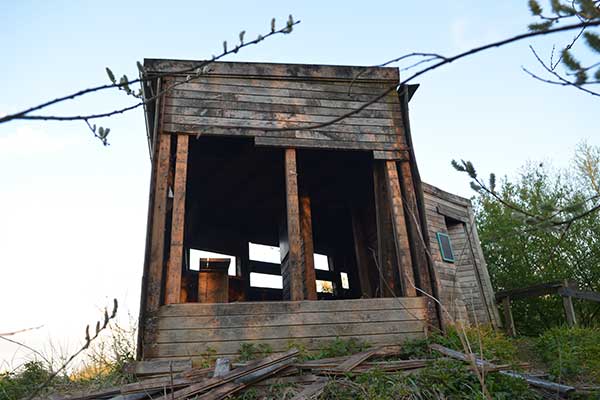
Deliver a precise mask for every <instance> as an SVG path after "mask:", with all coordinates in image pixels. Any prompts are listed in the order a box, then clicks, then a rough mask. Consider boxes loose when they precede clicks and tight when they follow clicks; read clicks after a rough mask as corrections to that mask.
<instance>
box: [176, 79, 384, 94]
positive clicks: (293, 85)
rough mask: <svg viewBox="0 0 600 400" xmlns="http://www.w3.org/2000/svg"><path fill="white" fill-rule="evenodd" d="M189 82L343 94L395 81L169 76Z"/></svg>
mask: <svg viewBox="0 0 600 400" xmlns="http://www.w3.org/2000/svg"><path fill="white" fill-rule="evenodd" d="M186 81H187V82H190V83H196V84H211V85H230V86H251V87H264V88H272V89H293V90H311V91H321V92H337V93H345V94H354V93H356V94H373V93H374V92H382V91H384V90H385V89H388V88H390V87H391V86H394V85H395V83H394V82H391V81H388V82H360V81H355V82H352V81H347V80H339V81H335V80H330V81H326V80H311V79H304V80H299V79H285V78H282V77H270V76H265V77H260V78H252V77H241V78H240V77H235V76H214V75H213V76H210V75H208V76H204V75H201V76H198V77H194V76H191V75H190V77H189V78H188V76H181V75H180V76H176V77H174V78H171V83H180V82H186Z"/></svg>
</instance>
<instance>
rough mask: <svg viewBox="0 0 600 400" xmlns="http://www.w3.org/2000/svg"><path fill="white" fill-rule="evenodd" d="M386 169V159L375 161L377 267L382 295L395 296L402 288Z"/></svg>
mask: <svg viewBox="0 0 600 400" xmlns="http://www.w3.org/2000/svg"><path fill="white" fill-rule="evenodd" d="M384 169H385V165H384V161H375V163H374V165H373V183H374V189H375V215H376V220H377V267H378V268H377V269H378V271H379V291H380V293H379V294H380V296H381V297H393V296H399V295H400V288H399V281H398V279H399V278H398V273H397V272H398V270H397V269H396V268H394V258H395V249H394V240H393V231H394V229H393V227H392V220H391V213H390V205H389V202H388V187H387V185H386V182H385V171H384Z"/></svg>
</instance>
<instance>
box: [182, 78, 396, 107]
mask: <svg viewBox="0 0 600 400" xmlns="http://www.w3.org/2000/svg"><path fill="white" fill-rule="evenodd" d="M172 86H174V87H177V90H184V91H192V92H202V93H221V94H225V93H231V94H247V95H254V96H268V97H285V98H294V99H323V100H342V101H358V102H363V103H366V102H370V101H375V99H376V98H378V97H380V96H382V95H384V94H385V96H384V97H382V98H381V99H379V100H377V102H378V103H396V104H398V103H399V102H400V100H399V99H398V95H397V93H396V91H395V90H394V89H395V85H390V86H389V87H387V88H383V89H382V88H377V87H374V88H373V90H372V91H371V92H370V93H348V92H339V91H336V92H329V91H326V90H323V89H326V88H321V87H320V86H319V84H318V83H315V84H314V86H313V90H302V89H291V88H290V89H288V88H273V87H261V86H250V85H245V86H236V85H221V84H212V83H195V82H176V83H173V84H172ZM390 89H392V90H391V91H390ZM183 97H187V96H183Z"/></svg>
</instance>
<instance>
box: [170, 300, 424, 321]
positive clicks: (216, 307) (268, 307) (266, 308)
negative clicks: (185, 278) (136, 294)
mask: <svg viewBox="0 0 600 400" xmlns="http://www.w3.org/2000/svg"><path fill="white" fill-rule="evenodd" d="M425 307H426V301H425V299H423V298H420V297H399V298H379V299H348V300H330V301H281V302H241V303H231V304H200V303H187V304H173V305H164V306H162V307H161V308H160V310H159V312H158V316H160V317H191V316H207V317H213V316H220V315H227V316H231V315H258V314H299V313H314V312H323V313H326V312H338V311H371V310H386V309H390V310H393V309H398V308H399V309H409V310H414V309H422V308H425Z"/></svg>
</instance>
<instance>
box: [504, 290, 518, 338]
mask: <svg viewBox="0 0 600 400" xmlns="http://www.w3.org/2000/svg"><path fill="white" fill-rule="evenodd" d="M502 308H503V309H504V310H503V311H504V325H505V326H504V329H506V334H507V335H508V336H511V337H514V336H517V331H516V329H515V321H514V320H513V316H512V310H511V309H510V297H508V296H506V297H504V298H503V299H502Z"/></svg>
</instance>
